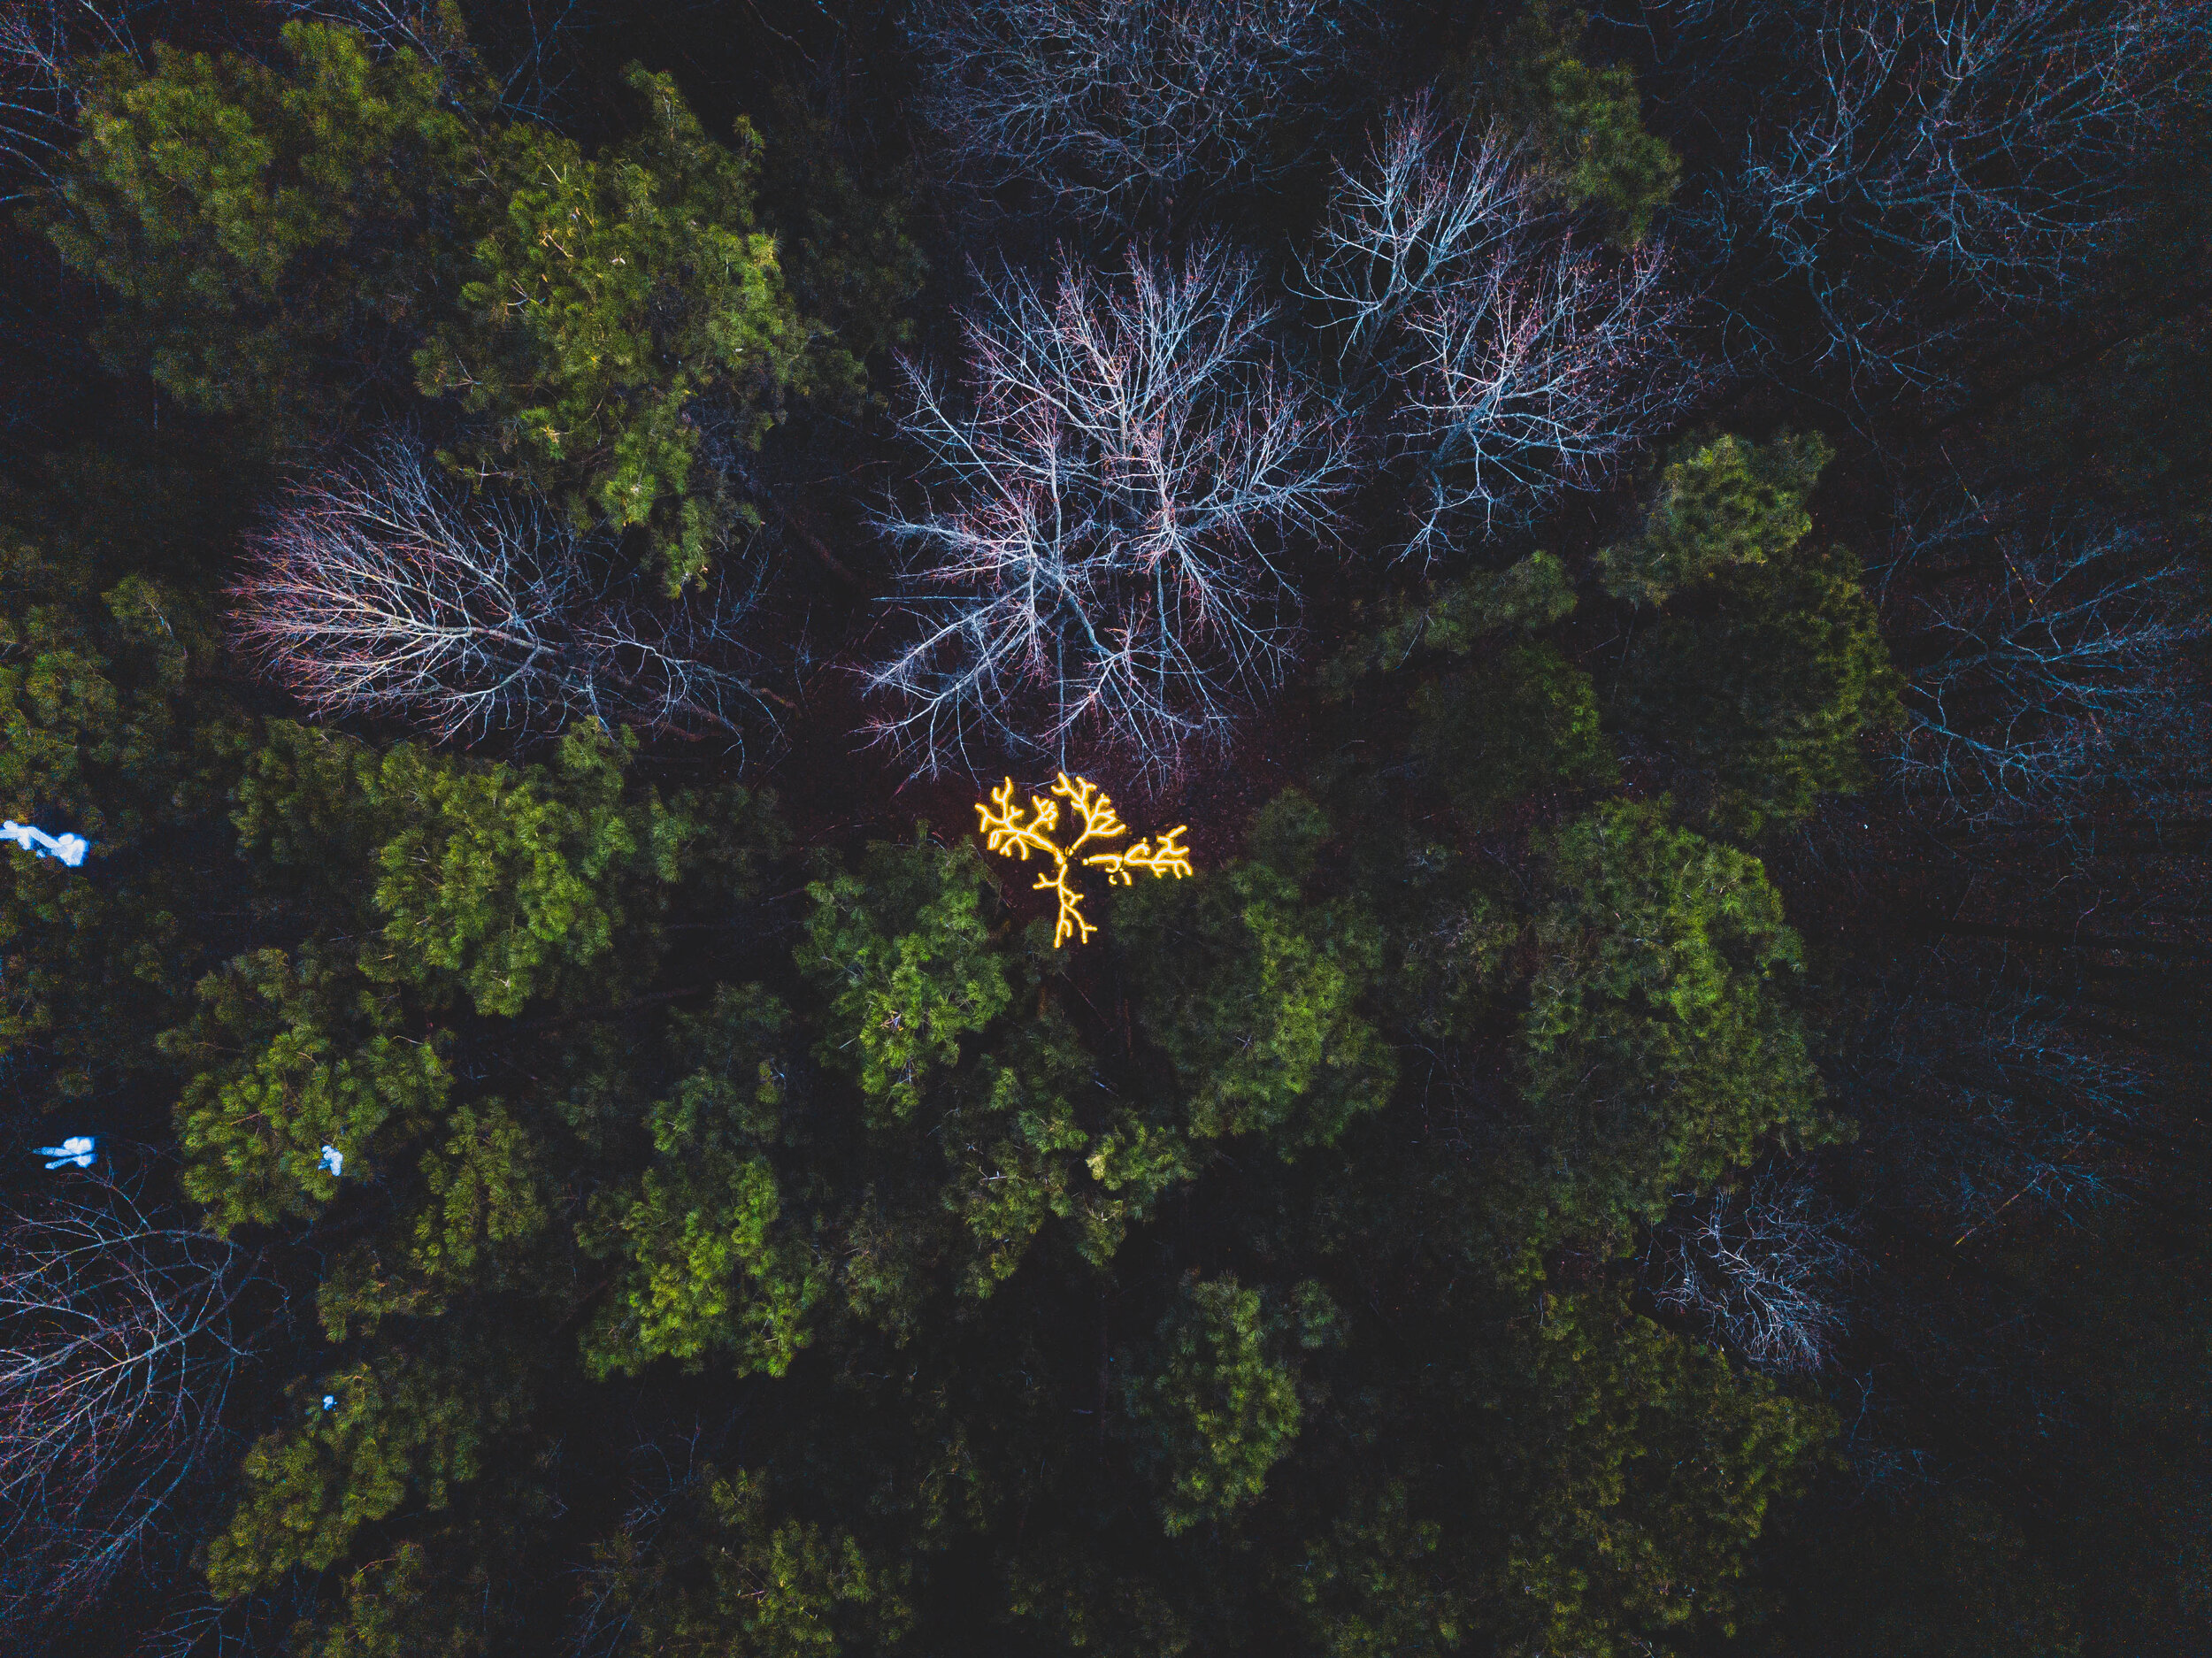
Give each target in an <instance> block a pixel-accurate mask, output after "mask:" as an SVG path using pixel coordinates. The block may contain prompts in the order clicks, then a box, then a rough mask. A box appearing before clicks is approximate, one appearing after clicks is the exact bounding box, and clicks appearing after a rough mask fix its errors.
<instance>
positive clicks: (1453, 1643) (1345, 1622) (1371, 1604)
mask: <svg viewBox="0 0 2212 1658" xmlns="http://www.w3.org/2000/svg"><path fill="white" fill-rule="evenodd" d="M1443 1540H1444V1528H1443V1527H1442V1526H1440V1525H1438V1524H1435V1523H1434V1522H1433V1521H1428V1520H1417V1519H1416V1518H1414V1517H1413V1516H1412V1514H1411V1513H1410V1512H1409V1508H1408V1504H1407V1500H1406V1487H1405V1485H1403V1483H1402V1482H1399V1481H1392V1482H1390V1483H1389V1484H1387V1485H1383V1486H1382V1487H1380V1488H1379V1489H1372V1488H1371V1489H1365V1490H1362V1491H1360V1492H1359V1493H1356V1495H1355V1496H1354V1497H1353V1498H1352V1500H1351V1501H1348V1502H1347V1503H1345V1504H1344V1505H1343V1510H1342V1512H1341V1513H1340V1514H1339V1515H1338V1516H1336V1518H1335V1521H1334V1524H1333V1525H1332V1526H1331V1528H1330V1533H1329V1535H1328V1536H1327V1537H1326V1538H1325V1539H1317V1540H1315V1541H1312V1542H1310V1543H1308V1544H1307V1545H1306V1546H1305V1548H1304V1550H1303V1555H1302V1558H1301V1559H1299V1560H1298V1561H1297V1562H1296V1567H1295V1573H1294V1577H1293V1578H1292V1584H1291V1593H1290V1596H1289V1599H1290V1600H1291V1601H1292V1603H1293V1604H1294V1606H1295V1607H1296V1608H1298V1610H1299V1612H1300V1614H1301V1615H1302V1622H1303V1623H1305V1625H1306V1627H1307V1629H1308V1630H1309V1631H1310V1635H1311V1639H1312V1640H1313V1643H1314V1646H1315V1648H1316V1650H1317V1651H1318V1652H1320V1653H1322V1654H1325V1658H1383V1655H1384V1654H1403V1655H1404V1658H1417V1655H1419V1658H1426V1655H1428V1654H1445V1653H1449V1652H1452V1651H1454V1650H1455V1649H1457V1648H1458V1647H1459V1646H1460V1644H1461V1641H1462V1640H1463V1630H1464V1628H1465V1622H1466V1619H1467V1616H1468V1612H1469V1608H1468V1606H1467V1604H1466V1598H1465V1596H1464V1595H1463V1594H1462V1593H1459V1592H1458V1591H1456V1590H1455V1588H1454V1587H1453V1586H1452V1585H1450V1584H1449V1583H1448V1580H1446V1579H1445V1577H1444V1574H1442V1573H1441V1572H1440V1571H1439V1570H1437V1564H1436V1561H1435V1558H1434V1557H1435V1556H1436V1555H1437V1554H1438V1552H1439V1550H1440V1547H1441V1546H1442V1544H1443Z"/></svg>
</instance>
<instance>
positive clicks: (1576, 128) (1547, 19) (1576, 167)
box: [1474, 0, 1682, 242]
mask: <svg viewBox="0 0 2212 1658" xmlns="http://www.w3.org/2000/svg"><path fill="white" fill-rule="evenodd" d="M1588 27H1589V18H1588V14H1587V13H1586V12H1583V11H1581V10H1580V9H1579V8H1578V7H1573V6H1568V5H1563V4H1560V3H1559V0H1530V4H1529V6H1528V9H1527V10H1526V11H1525V12H1524V13H1523V14H1522V15H1521V17H1520V18H1519V19H1517V20H1516V21H1515V23H1514V24H1513V26H1512V27H1510V28H1509V29H1508V30H1507V31H1506V34H1505V41H1504V49H1503V50H1502V53H1501V54H1500V60H1499V62H1498V64H1497V65H1496V67H1495V69H1494V72H1492V73H1488V74H1486V75H1483V76H1482V77H1481V78H1480V80H1479V83H1478V86H1477V88H1476V91H1475V95H1474V96H1475V99H1476V101H1477V102H1478V103H1479V104H1487V105H1489V106H1490V107H1491V109H1492V110H1493V111H1494V112H1495V113H1496V114H1498V115H1500V116H1502V118H1503V119H1506V120H1507V121H1508V122H1509V123H1510V124H1511V125H1513V126H1515V127H1519V128H1520V129H1521V130H1523V131H1525V132H1526V133H1527V134H1529V135H1530V138H1531V139H1532V142H1534V144H1535V147H1536V153H1537V157H1538V165H1539V167H1540V171H1541V173H1543V175H1544V176H1545V177H1546V178H1547V179H1548V181H1549V182H1550V185H1551V188H1553V189H1554V190H1555V192H1556V193H1557V195H1558V196H1559V198H1560V199H1561V200H1562V201H1563V202H1564V203H1566V205H1567V206H1568V207H1570V208H1572V209H1576V210H1578V211H1579V210H1581V209H1585V208H1587V209H1588V210H1590V211H1592V212H1593V213H1594V214H1596V215H1597V217H1598V219H1599V220H1600V222H1601V223H1602V224H1603V225H1604V226H1605V227H1606V234H1608V235H1609V236H1610V237H1611V238H1613V239H1614V240H1615V241H1617V242H1641V241H1642V240H1643V239H1644V237H1645V235H1646V234H1648V232H1649V231H1650V228H1651V221H1652V218H1653V216H1654V215H1655V214H1656V213H1657V212H1658V211H1659V210H1660V209H1661V208H1662V207H1663V206H1665V205H1666V203H1667V201H1668V199H1669V198H1670V197H1671V196H1673V194H1674V187H1675V185H1676V183H1677V181H1678V180H1679V179H1680V177H1681V173H1682V163H1681V161H1680V159H1679V158H1678V157H1677V156H1676V155H1675V153H1674V151H1673V150H1672V149H1671V148H1670V147H1669V146H1668V144H1667V143H1666V142H1665V141H1664V140H1663V139H1660V138H1655V137H1654V136H1653V135H1652V134H1649V133H1647V132H1646V131H1645V130H1644V124H1643V113H1642V100H1641V99H1640V97H1639V96H1638V94H1637V90H1636V72H1635V71H1634V70H1633V69H1631V68H1630V67H1628V66H1627V65H1624V64H1614V65H1607V66H1605V67H1602V68H1594V67H1593V66H1591V65H1588V64H1586V63H1584V62H1583V61H1582V59H1581V58H1580V56H1579V53H1580V52H1581V50H1582V39H1583V35H1584V34H1585V33H1586V30H1587V29H1588Z"/></svg>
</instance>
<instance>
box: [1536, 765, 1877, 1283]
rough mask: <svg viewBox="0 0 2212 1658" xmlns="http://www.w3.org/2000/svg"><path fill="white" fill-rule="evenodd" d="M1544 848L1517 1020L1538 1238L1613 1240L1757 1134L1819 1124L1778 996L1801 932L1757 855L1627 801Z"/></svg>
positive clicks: (1800, 1045)
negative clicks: (1530, 963)
mask: <svg viewBox="0 0 2212 1658" xmlns="http://www.w3.org/2000/svg"><path fill="white" fill-rule="evenodd" d="M1548 852H1549V856H1550V864H1551V887H1552V893H1553V895H1552V897H1551V899H1550V902H1548V904H1547V905H1546V906H1545V908H1544V909H1543V910H1541V911H1540V913H1539V915H1538V917H1537V924H1536V938H1537V944H1538V948H1539V949H1540V959H1541V965H1540V967H1539V969H1538V971H1537V975H1536V979H1535V982H1534V984H1533V985H1532V987H1531V991H1530V1002H1529V1008H1528V1011H1527V1013H1526V1015H1525V1018H1524V1021H1523V1025H1522V1050H1523V1063H1524V1065H1525V1078H1526V1080H1525V1098H1526V1100H1527V1102H1528V1106H1529V1109H1530V1110H1531V1112H1532V1117H1533V1128H1534V1132H1535V1136H1536V1142H1537V1148H1538V1150H1537V1155H1536V1158H1535V1163H1536V1170H1535V1173H1534V1178H1535V1179H1536V1181H1537V1182H1538V1185H1539V1188H1540V1190H1541V1191H1542V1193H1543V1194H1545V1195H1544V1198H1543V1201H1544V1202H1545V1204H1546V1206H1547V1208H1546V1210H1545V1211H1544V1213H1545V1215H1546V1219H1545V1220H1544V1222H1543V1223H1542V1224H1540V1228H1539V1230H1540V1232H1550V1233H1551V1234H1552V1235H1555V1236H1556V1235H1560V1234H1581V1235H1586V1236H1591V1237H1594V1238H1596V1239H1599V1240H1611V1241H1615V1242H1621V1241H1624V1240H1625V1239H1626V1237H1627V1235H1628V1231H1629V1228H1630V1227H1631V1226H1632V1224H1634V1223H1635V1222H1638V1221H1650V1220H1655V1219H1656V1218H1657V1217H1659V1216H1660V1215H1661V1214H1662V1213H1663V1212H1664V1210H1665V1209H1666V1206H1667V1202H1668V1199H1669V1196H1670V1194H1672V1193H1674V1192H1676V1191H1678V1190H1682V1189H1686V1188H1688V1187H1692V1186H1696V1187H1704V1186H1710V1185H1711V1184H1712V1183H1713V1182H1714V1181H1716V1180H1717V1179H1718V1178H1719V1177H1720V1176H1721V1174H1722V1173H1723V1172H1724V1171H1726V1170H1727V1169H1728V1168H1730V1167H1732V1166H1735V1165H1740V1164H1742V1163H1747V1162H1748V1161H1749V1160H1750V1159H1751V1156H1752V1155H1753V1153H1754V1151H1755V1148H1757V1146H1758V1145H1759V1143H1760V1142H1761V1141H1762V1140H1766V1139H1769V1138H1778V1139H1780V1140H1784V1141H1785V1142H1786V1143H1790V1144H1802V1143H1807V1142H1809V1141H1811V1140H1816V1139H1819V1138H1823V1137H1825V1136H1827V1135H1829V1134H1831V1133H1832V1132H1833V1131H1832V1128H1831V1127H1830V1126H1829V1125H1828V1122H1827V1119H1825V1118H1824V1116H1823V1114H1822V1113H1821V1111H1820V1110H1819V1109H1818V1105H1817V1101H1818V1097H1819V1094H1820V1086H1819V1081H1818V1078H1816V1075H1815V1073H1814V1071H1813V1068H1812V1064H1811V1062H1810V1061H1809V1058H1808V1057H1807V1055H1806V1045H1805V1036H1804V1032H1803V1031H1802V1030H1801V1027H1800V1024H1799V1021H1798V1018H1797V1016H1796V1014H1795V1013H1794V1012H1793V1010H1792V1009H1791V1008H1790V1006H1789V1005H1788V1003H1787V1002H1786V1000H1785V999H1784V997H1783V996H1782V995H1781V994H1779V993H1780V991H1781V989H1782V987H1783V986H1784V985H1785V984H1786V981H1787V979H1789V978H1790V977H1791V976H1793V975H1794V974H1795V973H1796V972H1797V971H1798V970H1799V967H1800V947H1799V944H1798V940H1797V935H1796V934H1795V933H1793V932H1791V930H1790V929H1789V928H1788V927H1787V926H1786V925H1784V924H1783V920H1782V901H1781V898H1780V896H1779V894H1777V893H1776V892H1775V890H1774V888H1773V887H1771V886H1770V885H1769V884H1768V882H1767V879H1766V872H1765V871H1764V870H1763V869H1762V868H1761V867H1760V864H1759V862H1758V860H1757V859H1755V858H1754V857H1751V856H1747V854H1745V853H1742V852H1738V851H1735V850H1732V848H1727V847H1724V846H1717V845H1715V844H1713V843H1712V842H1710V841H1704V840H1701V839H1700V838H1699V837H1698V836H1697V835H1694V834H1693V833H1690V832H1689V831H1688V830H1686V829H1680V828H1676V827H1674V826H1672V825H1670V824H1668V823H1667V822H1666V820H1665V818H1664V817H1663V814H1662V813H1661V811H1660V810H1659V809H1658V808H1657V807H1655V806H1648V805H1632V804H1629V803H1627V802H1615V803H1613V804H1610V805H1607V806H1602V807H1601V808H1599V809H1598V810H1596V811H1594V812H1593V813H1591V814H1590V815H1589V816H1588V817H1583V818H1580V819H1578V820H1577V821H1576V822H1574V823H1572V824H1570V825H1567V826H1566V827H1565V828H1563V829H1562V830H1560V831H1559V832H1558V833H1556V834H1555V835H1553V836H1551V837H1550V839H1549V842H1548Z"/></svg>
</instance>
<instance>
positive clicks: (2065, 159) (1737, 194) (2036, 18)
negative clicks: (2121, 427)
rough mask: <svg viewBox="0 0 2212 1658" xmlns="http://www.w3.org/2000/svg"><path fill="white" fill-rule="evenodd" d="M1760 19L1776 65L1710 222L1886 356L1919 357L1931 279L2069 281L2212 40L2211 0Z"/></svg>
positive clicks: (1999, 290)
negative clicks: (1759, 115) (1729, 191)
mask: <svg viewBox="0 0 2212 1658" xmlns="http://www.w3.org/2000/svg"><path fill="white" fill-rule="evenodd" d="M1731 9H1735V8H1732V7H1730V6H1727V5H1719V6H1715V5H1705V6H1702V7H1701V10H1702V11H1705V12H1713V13H1719V12H1726V11H1729V10H1731ZM1746 17H1747V20H1746V22H1745V27H1748V28H1751V29H1754V30H1755V31H1757V32H1759V33H1761V34H1768V33H1769V32H1771V35H1770V40H1771V49H1770V51H1769V52H1768V53H1767V54H1765V56H1764V59H1763V61H1766V62H1768V63H1770V64H1772V65H1778V68H1779V70H1780V73H1779V74H1778V76H1777V77H1776V79H1775V81H1774V83H1773V85H1772V87H1771V89H1770V92H1769V94H1768V96H1767V98H1766V100H1765V102H1766V104H1767V106H1768V110H1769V111H1770V112H1769V113H1768V114H1767V115H1766V116H1765V117H1764V118H1763V119H1761V120H1760V121H1759V122H1758V123H1757V125H1756V127H1755V130H1754V132H1753V134H1752V135H1751V137H1750V139H1749V141H1748V144H1747V151H1746V156H1745V159H1744V163H1743V165H1742V168H1741V170H1740V174H1739V176H1738V178H1737V180H1736V181H1735V187H1734V192H1733V196H1732V198H1731V199H1730V200H1728V201H1727V202H1726V203H1716V210H1717V211H1715V213H1714V214H1713V215H1712V217H1711V222H1712V224H1713V225H1715V226H1717V227H1720V228H1722V229H1723V232H1724V234H1725V235H1727V236H1730V237H1740V236H1744V235H1748V236H1750V237H1751V238H1752V239H1754V240H1755V242H1757V243H1758V244H1759V245H1760V246H1761V247H1762V248H1763V250H1764V253H1765V255H1766V256H1767V257H1770V258H1772V259H1773V260H1775V261H1776V262H1777V263H1778V268H1779V269H1780V270H1781V271H1783V272H1790V273H1793V275H1794V276H1795V277H1797V278H1798V279H1800V280H1802V281H1803V282H1804V283H1805V284H1806V285H1807V288H1808V290H1809V294H1810V296H1811V298H1812V299H1813V301H1814V303H1815V304H1816V306H1817V308H1818V311H1819V312H1820V314H1821V316H1822V318H1823V319H1824V323H1825V325H1826V327H1827V329H1828V333H1829V342H1828V349H1829V350H1830V351H1832V352H1837V353H1840V354H1842V355H1843V356H1844V357H1846V358H1847V360H1848V362H1849V363H1850V365H1852V366H1853V367H1854V368H1855V369H1865V368H1870V369H1874V370H1877V371H1880V372H1906V373H1914V372H1918V371H1917V367H1916V363H1917V358H1918V357H1919V355H1920V354H1921V353H1922V352H1923V351H1924V349H1925V348H1926V346H1927V345H1928V344H1929V343H1931V342H1932V338H1933V337H1934V336H1933V335H1932V334H1931V333H1930V328H1931V325H1932V315H1933V312H1932V309H1931V307H1930V306H1929V305H1928V303H1926V302H1927V300H1928V299H1929V298H1930V296H1931V295H1932V294H1939V293H1942V292H1945V291H1952V290H1960V289H1963V290H1965V291H1967V292H1970V293H1972V294H1974V295H1977V296H1980V297H1981V298H1983V299H1985V300H1994V301H1996V302H1999V303H2006V302H2011V301H2017V300H2023V299H2030V300H2040V299H2047V298H2049V297H2051V296H2054V295H2055V293H2057V292H2058V291H2059V290H2060V289H2061V288H2063V286H2064V285H2065V284H2066V282H2067V281H2068V280H2070V278H2071V277H2072V276H2073V275H2074V274H2075V273H2077V272H2078V271H2079V270H2080V269H2081V268H2082V267H2083V265H2084V264H2085V261H2086V259H2087V258H2088V257H2089V256H2090V255H2091V254H2093V252H2094V251H2095V250H2096V249H2097V248H2098V247H2099V246H2100V245H2101V243H2103V242H2105V241H2106V239H2107V238H2108V234H2109V232H2110V230H2111V229H2112V227H2113V226H2114V225H2115V224H2116V222H2117V221H2118V220H2119V219H2121V218H2122V217H2123V216H2124V213H2125V211H2127V209H2126V205H2125V201H2124V194H2123V190H2122V186H2123V184H2124V179H2125V175H2126V172H2127V169H2128V168H2129V166H2130V165H2131V163H2132V162H2133V161H2134V159H2135V158H2136V157H2139V155H2141V154H2143V153H2146V151H2147V147H2148V146H2150V145H2152V144H2154V142H2156V139H2157V136H2158V134H2159V131H2160V127H2161V123H2162V119H2163V118H2164V117H2165V115H2166V114H2167V113H2168V112H2169V111H2171V110H2172V109H2173V108H2174V107H2175V106H2176V105H2177V104H2178V103H2179V102H2180V101H2181V100H2182V99H2184V98H2185V97H2188V96H2196V95H2195V94H2193V93H2192V92H2191V90H2190V88H2191V85H2192V81H2193V77H2195V76H2198V75H2199V74H2200V73H2201V71H2202V69H2203V68H2204V66H2205V64H2206V59H2207V48H2208V43H2212V5H2208V4H2205V0H1794V3H1793V4H1782V5H1772V4H1759V5H1757V6H1756V7H1753V8H1748V9H1747V13H1746Z"/></svg>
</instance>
